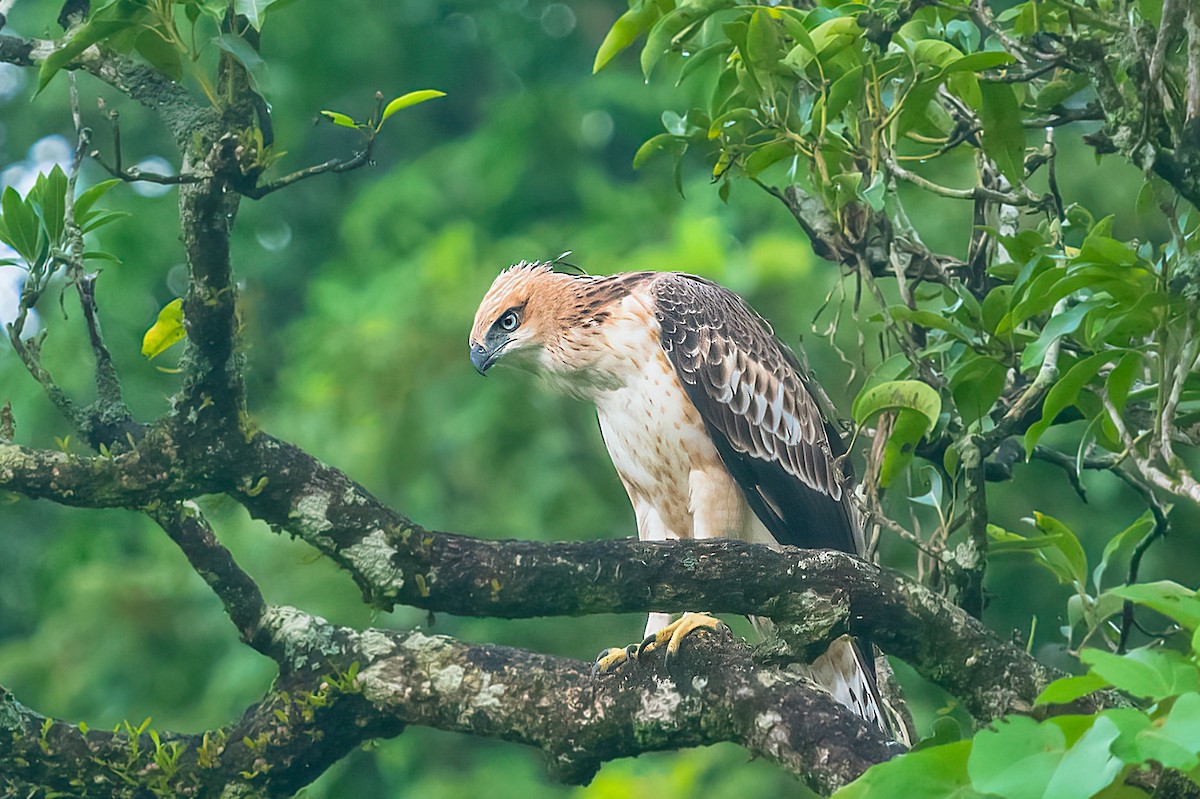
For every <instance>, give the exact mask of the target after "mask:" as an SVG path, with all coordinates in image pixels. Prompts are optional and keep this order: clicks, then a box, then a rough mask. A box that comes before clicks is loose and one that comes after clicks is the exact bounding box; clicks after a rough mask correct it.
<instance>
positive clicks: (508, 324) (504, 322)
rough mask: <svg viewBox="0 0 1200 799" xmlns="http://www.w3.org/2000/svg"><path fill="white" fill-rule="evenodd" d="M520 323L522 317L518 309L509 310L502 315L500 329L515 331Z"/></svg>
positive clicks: (507, 331)
mask: <svg viewBox="0 0 1200 799" xmlns="http://www.w3.org/2000/svg"><path fill="white" fill-rule="evenodd" d="M520 324H521V319H520V317H518V316H517V312H516V311H509V312H508V313H506V314H504V316H501V317H500V329H501V330H503V331H504V332H505V333H511V332H513V331H514V330H516V329H517V327H518V326H519V325H520Z"/></svg>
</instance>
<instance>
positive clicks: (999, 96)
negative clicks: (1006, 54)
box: [979, 82, 1025, 186]
mask: <svg viewBox="0 0 1200 799" xmlns="http://www.w3.org/2000/svg"><path fill="white" fill-rule="evenodd" d="M979 91H980V94H981V95H982V98H983V107H982V108H981V109H980V113H979V117H980V122H981V123H982V124H983V151H984V152H985V153H986V154H987V155H988V156H989V157H990V158H991V159H992V160H993V161H995V162H996V166H998V167H1000V171H1001V172H1003V173H1004V176H1005V177H1006V178H1008V181H1009V183H1011V184H1013V185H1014V186H1019V185H1020V184H1022V183H1024V182H1025V128H1024V127H1022V126H1021V106H1020V105H1019V104H1018V103H1017V96H1016V94H1014V93H1013V89H1012V86H1010V85H1009V84H1007V83H987V82H984V83H981V84H980V86H979Z"/></svg>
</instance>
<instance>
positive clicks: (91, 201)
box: [75, 178, 123, 225]
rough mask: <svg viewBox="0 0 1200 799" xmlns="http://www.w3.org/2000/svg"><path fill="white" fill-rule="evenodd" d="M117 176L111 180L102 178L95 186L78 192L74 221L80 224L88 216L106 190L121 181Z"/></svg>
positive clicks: (86, 219)
mask: <svg viewBox="0 0 1200 799" xmlns="http://www.w3.org/2000/svg"><path fill="white" fill-rule="evenodd" d="M122 182H123V181H121V180H120V179H118V178H113V179H112V180H102V181H100V182H99V183H97V184H96V185H95V186H92V187H90V188H88V189H87V190H86V191H83V192H80V194H79V196H78V197H76V198H75V221H76V222H78V223H79V224H80V225H82V224H83V223H84V222H86V221H88V219H89V218H90V212H91V210H92V206H93V205H95V204H96V202H97V201H98V200H99V199H100V198H101V197H103V196H104V195H105V194H107V193H108V190H109V189H111V188H112V187H113V186H116V185H117V184H118V183H122Z"/></svg>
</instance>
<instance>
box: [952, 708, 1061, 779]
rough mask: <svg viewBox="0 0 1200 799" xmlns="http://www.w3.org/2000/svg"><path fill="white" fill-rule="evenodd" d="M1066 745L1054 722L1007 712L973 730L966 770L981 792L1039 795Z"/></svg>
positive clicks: (1059, 729)
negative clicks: (989, 726) (985, 726)
mask: <svg viewBox="0 0 1200 799" xmlns="http://www.w3.org/2000/svg"><path fill="white" fill-rule="evenodd" d="M1066 749H1067V740H1066V735H1065V734H1064V732H1063V730H1062V729H1061V728H1060V727H1058V726H1057V725H1055V724H1038V723H1037V722H1036V721H1034V720H1033V719H1031V718H1027V717H1025V716H1009V717H1008V718H1006V719H1004V720H1001V721H998V722H996V724H995V726H994V728H993V729H985V730H981V731H980V732H979V733H977V734H976V736H975V745H974V747H973V748H972V749H971V756H970V758H969V759H968V761H967V773H968V774H969V775H970V777H971V784H972V785H973V786H974V787H975V789H976V790H978V791H982V792H983V793H989V794H998V795H1000V796H1012V797H1018V796H1021V797H1026V796H1038V797H1040V796H1042V795H1043V793H1044V792H1045V788H1046V786H1047V785H1048V784H1049V782H1050V778H1051V777H1053V776H1054V772H1055V770H1056V769H1057V768H1058V764H1059V762H1060V761H1061V760H1062V756H1063V753H1064V752H1065V751H1066Z"/></svg>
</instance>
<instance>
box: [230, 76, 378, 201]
mask: <svg viewBox="0 0 1200 799" xmlns="http://www.w3.org/2000/svg"><path fill="white" fill-rule="evenodd" d="M382 122H383V94H382V93H380V92H376V93H375V113H374V114H373V115H372V117H371V119H370V120H369V121H368V122H367V124H366V126H365V127H361V128H359V130H362V131H364V133H365V135H366V138H367V141H366V144H365V145H364V146H363V149H362V150H360V151H359V152H357V153H355V154H354V157H353V158H351V159H350V160H348V161H343V160H342V159H340V158H331V159H329V160H328V161H326V162H325V163H323V164H317V165H315V166H310V167H308V168H306V169H300V170H297V171H296V172H293V173H292V174H290V175H285V176H283V177H281V178H279V179H278V180H273V181H271V182H270V183H264V184H263V185H261V186H253V187H247V188H242V189H239V191H241V193H242V194H243V195H244V196H246V197H249V198H250V199H251V200H261V199H262V198H263V197H266V196H267V195H268V194H270V193H272V192H275V191H279V190H280V189H283V188H286V187H288V186H290V185H292V184H293V183H298V182H299V181H301V180H305V179H307V178H311V177H316V176H317V175H323V174H325V173H326V172H333V173H338V172H349V171H350V170H352V169H358V168H359V167H361V166H364V165H366V164H370V163H372V160H371V153H372V151H373V150H374V148H375V137H376V134H377V133H378V132H379V125H381V124H382Z"/></svg>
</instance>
